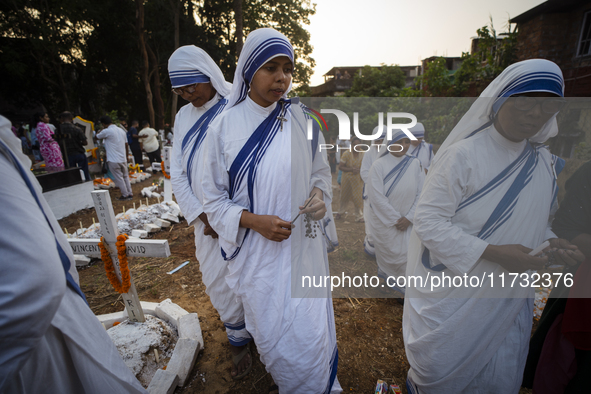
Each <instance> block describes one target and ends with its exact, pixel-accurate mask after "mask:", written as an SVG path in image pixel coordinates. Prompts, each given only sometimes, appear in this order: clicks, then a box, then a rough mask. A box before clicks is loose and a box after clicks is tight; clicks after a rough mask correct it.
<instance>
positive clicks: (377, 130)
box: [371, 125, 388, 141]
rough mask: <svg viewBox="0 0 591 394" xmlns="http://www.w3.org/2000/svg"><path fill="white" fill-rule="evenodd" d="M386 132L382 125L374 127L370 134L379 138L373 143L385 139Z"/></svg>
mask: <svg viewBox="0 0 591 394" xmlns="http://www.w3.org/2000/svg"><path fill="white" fill-rule="evenodd" d="M387 130H388V129H387V128H386V126H384V125H382V127H380V126H376V127H374V129H373V131H372V132H371V134H373V135H376V134H379V135H380V136H379V137H378V138H376V139H375V141H379V140H383V139H384V138H386V136H387V135H388V133H387Z"/></svg>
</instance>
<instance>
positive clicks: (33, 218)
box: [0, 154, 66, 392]
mask: <svg viewBox="0 0 591 394" xmlns="http://www.w3.org/2000/svg"><path fill="white" fill-rule="evenodd" d="M0 174H2V176H1V178H2V188H0V201H1V203H2V209H1V210H0V223H2V228H3V231H1V232H0V250H2V264H1V266H2V274H1V275H0V349H2V350H1V351H0V371H2V372H0V392H4V390H3V388H4V387H5V386H6V384H7V383H8V382H10V381H11V377H12V376H14V374H15V373H17V372H18V371H19V369H20V368H21V367H22V366H23V365H24V364H25V362H26V361H27V360H28V358H29V357H30V356H31V354H32V352H33V350H34V349H35V348H36V347H37V346H38V343H39V342H40V340H41V339H42V337H43V336H45V334H46V332H47V330H48V329H49V326H50V323H51V321H52V319H53V317H54V315H55V313H56V311H57V309H58V307H59V305H60V303H61V300H62V297H63V296H64V293H65V291H66V275H65V273H64V269H63V266H62V263H61V260H60V257H59V255H58V252H57V247H56V243H55V236H54V234H53V231H52V230H51V228H50V227H49V224H48V223H47V221H46V220H45V217H44V216H43V213H42V212H41V210H40V209H39V206H38V205H37V203H36V201H35V200H34V197H33V196H32V195H31V192H30V191H29V189H28V187H27V185H26V184H25V182H24V180H23V178H22V177H21V175H20V174H19V173H18V170H17V169H16V168H15V167H14V165H13V164H12V163H11V162H10V161H9V160H8V159H7V158H6V157H5V156H4V155H2V154H0ZM32 245H35V247H31V246H32Z"/></svg>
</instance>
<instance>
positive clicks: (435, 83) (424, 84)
mask: <svg viewBox="0 0 591 394" xmlns="http://www.w3.org/2000/svg"><path fill="white" fill-rule="evenodd" d="M425 68H426V70H425V72H424V73H423V74H422V75H420V76H418V77H417V78H416V80H415V84H416V85H417V86H419V87H420V88H421V90H423V92H425V93H424V96H427V97H445V96H451V95H453V93H452V92H453V78H452V77H451V76H450V75H449V71H448V70H447V66H446V61H445V58H443V57H438V58H436V59H434V60H433V61H431V62H429V63H428V64H427V66H426V67H425Z"/></svg>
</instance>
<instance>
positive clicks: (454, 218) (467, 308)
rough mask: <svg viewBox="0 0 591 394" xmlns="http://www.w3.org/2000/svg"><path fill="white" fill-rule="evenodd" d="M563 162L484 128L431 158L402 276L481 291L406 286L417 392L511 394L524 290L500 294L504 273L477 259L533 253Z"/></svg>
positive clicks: (528, 292) (526, 327)
mask: <svg viewBox="0 0 591 394" xmlns="http://www.w3.org/2000/svg"><path fill="white" fill-rule="evenodd" d="M563 163H564V161H562V160H561V159H558V158H556V157H555V156H553V155H551V154H550V153H549V151H548V149H547V147H544V146H541V145H536V144H531V143H529V142H527V141H522V142H511V141H509V140H507V139H505V138H504V137H502V136H501V135H500V134H499V133H498V132H497V131H496V130H495V129H494V126H490V127H489V128H488V129H486V130H484V131H482V132H480V133H479V134H477V135H475V136H473V137H470V138H468V139H465V140H463V141H460V142H457V143H455V144H454V145H452V146H450V147H449V148H447V149H446V151H445V152H443V153H442V154H441V155H440V156H439V157H438V162H437V166H436V167H434V168H432V169H431V171H430V172H429V178H430V182H429V183H426V184H425V187H424V189H423V193H422V195H421V198H420V200H419V203H418V205H417V208H416V213H415V222H414V231H413V234H412V235H411V242H410V246H409V253H408V268H407V275H416V276H420V277H422V278H423V279H426V278H427V277H428V276H431V277H433V276H439V277H441V276H442V275H443V274H446V275H447V276H453V275H461V276H463V275H464V274H467V275H468V276H477V277H478V278H480V279H481V280H482V279H483V285H482V287H469V288H467V289H466V288H456V287H453V286H451V287H450V286H447V285H446V286H440V287H437V288H434V289H433V291H430V289H429V288H416V287H407V290H406V304H405V308H404V317H403V330H404V338H405V346H406V351H407V357H408V360H409V363H410V365H411V369H410V371H409V375H408V377H409V379H410V380H412V381H413V382H414V383H415V384H416V385H417V386H418V387H419V388H420V392H421V393H440V392H454V393H472V392H482V390H485V391H486V392H506V393H509V392H518V391H519V387H520V385H521V380H522V373H523V368H524V366H525V359H526V356H527V348H528V343H529V337H530V330H531V325H532V310H533V298H532V297H533V293H534V289H533V288H532V287H529V288H528V287H521V286H515V287H513V288H507V287H508V286H507V282H505V288H503V289H500V279H499V275H500V274H502V273H505V276H507V272H506V271H505V270H504V269H503V268H502V267H501V266H500V265H498V264H496V263H493V262H490V261H487V260H484V259H481V258H480V256H481V255H482V253H483V252H484V250H485V248H486V246H487V245H488V244H494V245H503V244H521V245H524V246H526V247H529V248H532V249H533V248H535V247H537V246H538V245H540V244H541V243H542V242H543V241H545V240H546V239H548V238H553V237H555V236H554V234H553V233H552V232H551V231H550V226H549V224H550V222H551V218H552V214H553V212H554V211H555V209H556V192H557V187H556V174H557V173H558V172H560V170H561V168H562V166H563ZM427 249H428V250H429V252H427ZM491 274H492V277H493V278H495V282H494V285H495V286H494V287H495V289H496V290H497V291H496V292H495V291H494V290H493V291H491V289H490V288H491V281H490V277H489V275H491ZM487 297H490V298H487ZM492 297H497V298H492ZM478 390H480V391H478Z"/></svg>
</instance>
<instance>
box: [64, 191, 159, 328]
mask: <svg viewBox="0 0 591 394" xmlns="http://www.w3.org/2000/svg"><path fill="white" fill-rule="evenodd" d="M91 194H92V199H93V200H94V207H95V210H96V214H97V216H98V219H99V223H100V225H101V231H102V233H103V238H104V241H105V242H104V243H105V246H106V248H107V249H108V250H109V254H110V255H111V259H112V260H113V266H114V268H115V273H116V274H117V279H119V281H121V271H120V270H119V259H118V258H117V247H116V245H115V243H116V242H117V236H118V235H119V230H118V228H117V220H116V219H115V213H114V212H113V204H112V203H111V198H110V197H109V191H108V190H95V191H93V192H92V193H91ZM68 241H69V242H70V246H71V247H72V251H73V252H74V254H83V255H85V256H90V257H100V255H101V250H100V247H99V246H98V244H99V242H100V239H68ZM125 247H126V249H127V256H129V257H168V256H170V248H169V247H168V241H167V240H165V239H163V240H144V239H141V240H140V239H137V240H135V239H134V240H131V239H128V240H127V241H126V242H125ZM129 276H130V282H131V287H130V288H129V291H128V292H127V293H125V294H121V296H122V297H123V302H124V304H125V309H126V310H127V315H128V316H129V320H131V321H134V322H141V323H143V322H144V321H145V318H144V311H143V310H142V306H141V304H140V300H139V297H138V295H137V291H136V288H135V284H134V283H133V277H132V276H131V273H130V275H129Z"/></svg>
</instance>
